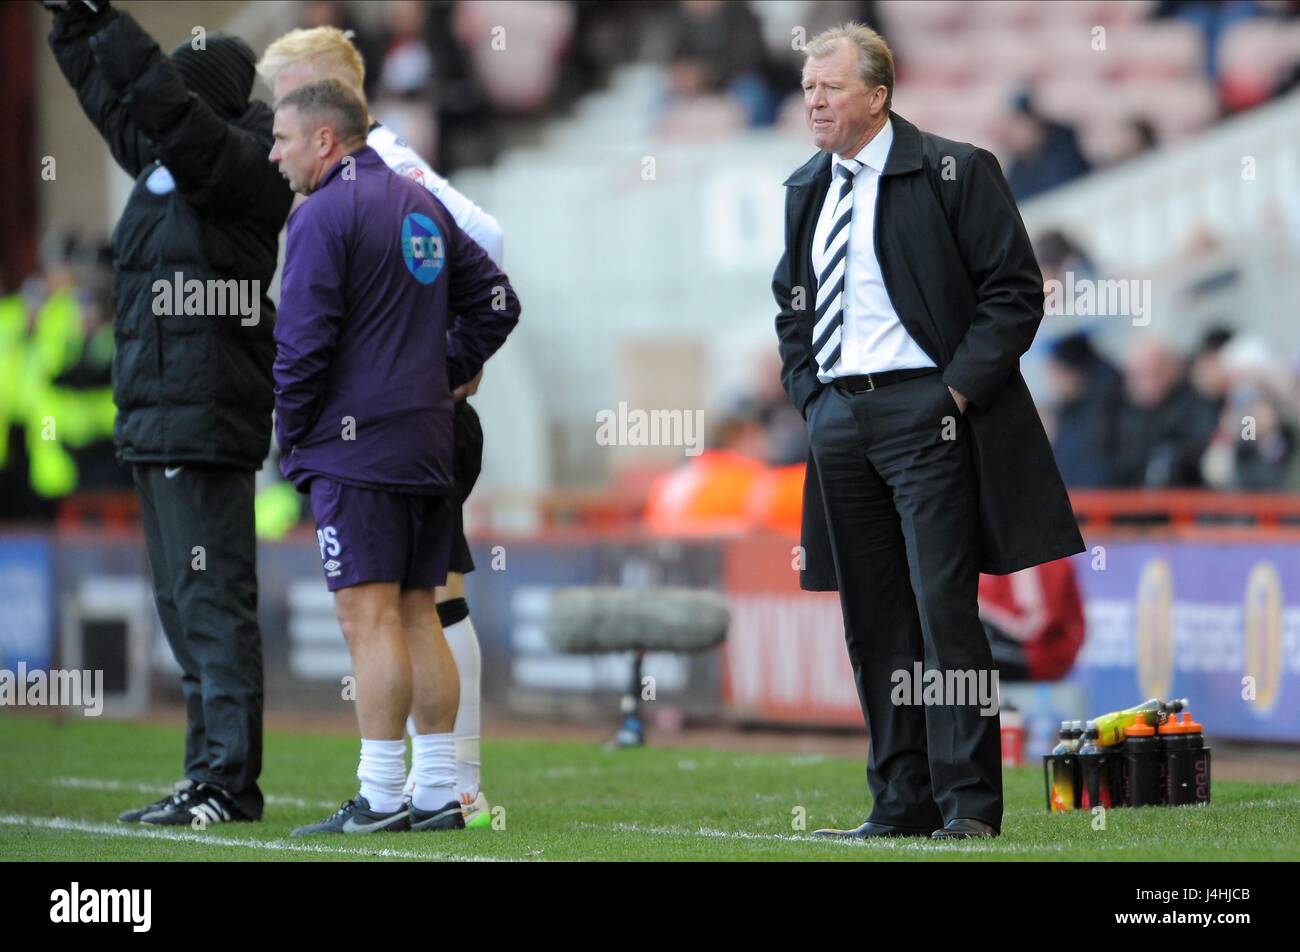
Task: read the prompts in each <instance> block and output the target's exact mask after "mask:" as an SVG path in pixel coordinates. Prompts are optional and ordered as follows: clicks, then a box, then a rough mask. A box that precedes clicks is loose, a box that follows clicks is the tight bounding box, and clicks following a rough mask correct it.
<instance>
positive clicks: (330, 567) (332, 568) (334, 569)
mask: <svg viewBox="0 0 1300 952" xmlns="http://www.w3.org/2000/svg"><path fill="white" fill-rule="evenodd" d="M342 567H343V563H342V562H339V561H338V560H337V559H330V560H329V561H328V562H326V563H325V574H326V575H328V576H329V577H330V578H335V577H336V576H338V575H339V569H340V568H342Z"/></svg>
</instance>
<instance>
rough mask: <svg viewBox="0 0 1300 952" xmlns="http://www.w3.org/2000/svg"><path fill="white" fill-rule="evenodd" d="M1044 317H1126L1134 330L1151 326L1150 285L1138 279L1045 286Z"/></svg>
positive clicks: (1069, 280)
mask: <svg viewBox="0 0 1300 952" xmlns="http://www.w3.org/2000/svg"><path fill="white" fill-rule="evenodd" d="M1043 314H1044V315H1046V316H1047V317H1127V318H1130V319H1131V320H1132V322H1133V326H1134V327H1146V326H1147V325H1148V324H1150V323H1151V281H1150V280H1149V279H1142V280H1138V279H1136V278H1124V279H1119V278H1111V279H1106V280H1103V279H1099V278H1076V277H1075V276H1074V272H1073V271H1067V272H1065V280H1063V281H1062V280H1060V279H1058V278H1051V279H1050V280H1047V281H1044V282H1043Z"/></svg>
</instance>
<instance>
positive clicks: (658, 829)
mask: <svg viewBox="0 0 1300 952" xmlns="http://www.w3.org/2000/svg"><path fill="white" fill-rule="evenodd" d="M576 825H577V826H580V827H582V828H584V829H589V830H612V831H615V832H618V833H643V834H647V835H651V836H692V837H696V836H698V837H705V838H708V839H725V840H767V841H769V842H777V843H818V844H821V843H825V844H828V845H831V846H839V847H842V848H849V849H864V848H866V849H873V848H874V849H884V850H890V851H898V850H905V851H908V852H914V853H928V852H938V853H1058V852H1061V851H1063V850H1065V849H1066V848H1067V847H1066V844H1064V843H1062V844H1060V845H1054V846H1034V845H1030V844H1028V843H1005V844H999V843H997V842H996V841H994V842H988V841H983V840H965V841H958V842H953V843H937V842H924V841H922V842H917V840H919V839H920V837H871V838H868V839H862V840H857V839H849V838H839V837H836V838H834V839H825V840H824V839H821V838H819V837H815V836H813V835H812V834H811V833H750V832H746V831H743V830H714V829H710V828H708V827H699V828H698V829H693V830H690V829H685V828H682V827H670V826H641V825H640V824H637V823H613V824H602V823H578V824H576Z"/></svg>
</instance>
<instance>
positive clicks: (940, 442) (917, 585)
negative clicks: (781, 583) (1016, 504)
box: [807, 371, 1002, 831]
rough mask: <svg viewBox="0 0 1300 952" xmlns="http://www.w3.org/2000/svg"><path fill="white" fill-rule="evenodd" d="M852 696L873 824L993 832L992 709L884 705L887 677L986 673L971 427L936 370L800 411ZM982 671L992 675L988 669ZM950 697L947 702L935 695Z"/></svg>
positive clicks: (831, 391) (835, 392) (997, 777)
mask: <svg viewBox="0 0 1300 952" xmlns="http://www.w3.org/2000/svg"><path fill="white" fill-rule="evenodd" d="M807 419H808V438H809V443H810V445H811V447H812V452H813V456H814V459H815V461H816V463H817V470H818V474H819V476H820V479H821V488H822V494H823V496H824V498H825V502H826V516H827V521H828V523H829V525H830V537H831V548H832V551H833V552H834V556H835V570H836V573H837V576H838V578H839V589H840V604H841V607H842V609H843V613H844V632H845V639H846V641H847V643H848V650H849V660H850V662H851V663H852V666H853V674H854V678H855V679H856V681H857V689H858V699H859V701H860V702H861V704H862V714H863V717H864V719H865V720H866V724H867V729H868V731H869V732H870V735H871V747H870V754H869V757H868V760H867V782H868V785H869V786H870V788H871V795H872V798H873V801H874V804H873V807H872V810H871V816H870V817H869V819H870V820H871V821H873V822H876V823H883V824H888V825H890V826H897V827H904V828H909V829H916V830H923V831H928V830H934V829H937V828H938V827H940V826H942V825H943V824H944V823H945V822H946V821H948V820H953V819H956V818H957V817H971V818H975V819H979V820H984V821H985V822H986V823H990V824H992V825H993V826H994V827H995V828H997V829H1001V827H1002V766H1001V752H1002V748H1001V734H1000V724H999V718H998V716H997V714H996V713H994V714H992V715H984V714H981V713H980V705H979V703H978V702H977V701H975V700H974V699H968V702H967V703H966V704H962V705H958V704H947V703H945V704H924V705H910V704H897V703H894V700H895V699H894V697H893V695H894V693H895V683H896V682H895V681H894V672H897V671H905V672H907V673H908V676H909V677H911V676H912V674H913V671H914V667H913V666H914V663H915V662H918V661H919V662H922V663H923V666H924V670H925V671H931V670H937V671H940V672H947V671H974V672H981V671H984V672H989V671H991V670H992V668H993V659H992V655H991V653H990V651H989V642H988V638H987V636H986V635H985V632H984V628H983V625H982V624H981V623H980V619H979V611H978V604H977V601H976V593H977V589H978V583H979V570H978V562H977V548H976V546H977V536H978V522H977V520H978V515H979V514H978V511H977V499H976V494H975V483H974V473H973V469H972V466H971V460H970V445H969V435H968V433H967V426H968V421H966V420H965V418H964V417H963V416H962V415H961V413H960V412H959V411H958V409H957V405H956V403H955V401H954V400H953V398H952V396H951V395H950V394H949V392H948V388H947V386H946V385H945V384H944V382H943V379H942V377H941V375H940V374H939V372H938V371H936V372H935V373H933V374H927V375H925V376H921V377H915V378H912V379H908V380H903V381H900V382H897V383H892V384H889V385H887V386H884V387H881V388H879V389H876V390H872V391H868V392H865V393H857V394H853V393H847V392H845V391H843V390H841V389H839V388H838V387H835V386H828V387H826V388H825V389H824V390H822V391H821V392H820V393H819V394H818V395H817V396H816V397H815V398H814V399H813V401H812V403H811V404H810V406H809V408H808V413H807ZM985 677H986V678H990V681H991V675H985ZM945 700H946V699H945Z"/></svg>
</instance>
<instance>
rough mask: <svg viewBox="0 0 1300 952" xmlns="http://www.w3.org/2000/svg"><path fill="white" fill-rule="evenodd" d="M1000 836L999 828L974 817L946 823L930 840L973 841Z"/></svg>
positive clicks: (932, 834)
mask: <svg viewBox="0 0 1300 952" xmlns="http://www.w3.org/2000/svg"><path fill="white" fill-rule="evenodd" d="M998 835H999V832H998V830H997V828H996V827H994V826H991V825H990V824H988V823H985V822H984V821H983V820H976V819H974V818H972V817H958V818H957V819H955V820H949V821H948V822H947V823H945V824H944V825H943V829H942V830H935V831H934V832H933V833H931V834H930V838H931V839H933V840H973V839H980V838H983V837H988V838H992V837H995V836H998Z"/></svg>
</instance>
